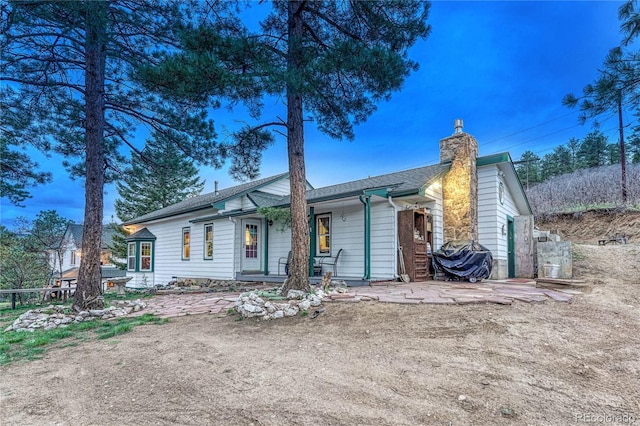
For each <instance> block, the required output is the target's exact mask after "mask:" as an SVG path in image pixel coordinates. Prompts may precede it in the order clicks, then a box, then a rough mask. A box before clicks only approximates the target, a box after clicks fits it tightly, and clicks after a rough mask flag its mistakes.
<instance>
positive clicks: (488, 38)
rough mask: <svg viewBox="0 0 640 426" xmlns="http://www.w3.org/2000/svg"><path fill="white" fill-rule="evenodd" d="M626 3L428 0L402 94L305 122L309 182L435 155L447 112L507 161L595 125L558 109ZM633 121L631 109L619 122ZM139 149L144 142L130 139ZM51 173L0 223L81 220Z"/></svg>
mask: <svg viewBox="0 0 640 426" xmlns="http://www.w3.org/2000/svg"><path fill="white" fill-rule="evenodd" d="M621 3H622V2H617V1H607V2H594V1H589V2H579V1H566V2H555V1H537V2H520V1H502V2H480V1H468V2H457V1H434V2H433V3H432V6H431V13H430V17H429V23H430V24H431V26H432V32H431V35H430V36H429V37H428V38H427V39H426V40H425V41H420V42H419V43H417V44H416V45H415V46H414V47H413V48H412V50H411V56H412V58H413V59H415V60H417V61H418V62H419V63H420V70H419V71H418V72H416V73H414V74H412V75H411V76H410V77H409V78H408V79H407V81H406V82H405V85H404V88H403V90H402V91H401V92H397V93H394V94H393V96H392V98H391V100H390V101H389V102H384V103H380V104H379V105H378V110H377V112H376V113H374V114H373V115H372V116H371V117H370V118H369V120H368V121H367V122H366V123H364V124H362V125H360V126H358V127H356V138H355V140H354V141H336V140H333V139H330V138H329V137H328V136H325V135H323V134H322V133H320V132H318V131H317V130H316V129H315V128H314V127H313V123H310V124H308V125H307V127H306V128H305V158H306V167H307V169H306V171H307V179H308V180H309V181H310V182H311V184H312V185H314V186H315V187H321V186H326V185H331V184H335V183H340V182H345V181H349V180H355V179H361V178H364V177H367V176H373V175H378V174H383V173H390V172H393V171H398V170H403V169H407V168H412V167H418V166H422V165H427V164H433V163H436V162H438V158H439V157H438V156H439V154H438V146H439V141H440V139H442V138H444V137H447V136H449V135H450V134H452V133H453V121H454V119H456V118H462V119H463V120H464V131H466V132H467V133H470V134H472V135H473V136H475V138H476V139H477V140H478V143H479V150H480V155H489V154H492V153H496V152H503V151H509V152H510V153H511V156H512V158H513V159H514V160H517V159H518V158H519V157H520V155H521V154H522V152H524V151H525V150H531V151H534V152H536V153H537V154H538V155H540V156H543V155H544V154H546V153H548V152H550V151H551V150H552V149H553V147H555V146H557V145H559V144H564V143H566V142H567V141H568V140H569V139H570V138H571V137H577V138H582V137H583V136H584V135H585V134H586V133H588V132H589V131H590V130H592V127H591V124H590V123H587V124H585V125H580V124H579V122H578V115H579V113H578V111H577V110H571V109H568V108H567V107H564V106H563V105H562V103H561V100H562V97H563V96H564V95H566V94H567V93H574V94H576V95H579V94H581V93H582V88H583V87H584V86H585V85H586V84H588V83H591V82H592V81H594V80H595V78H596V77H597V70H598V68H599V67H600V66H601V65H602V62H603V60H604V57H605V55H606V54H607V52H608V51H609V49H611V48H612V47H614V46H615V45H617V44H618V43H619V40H620V34H619V32H618V20H617V9H618V7H619V6H620V4H621ZM282 111H284V110H283V106H282V104H281V103H280V102H277V101H268V102H267V103H266V108H265V110H264V112H263V118H264V119H265V120H271V119H272V118H273V117H274V116H275V115H276V114H277V115H279V116H283V115H282ZM239 114H241V111H236V113H235V114H234V115H232V114H228V113H226V112H224V111H214V112H213V113H212V118H213V119H214V120H215V121H216V126H217V129H218V132H219V133H220V136H221V137H224V129H225V128H234V127H235V126H237V121H236V118H237V117H238V116H239ZM602 119H603V120H604V119H606V120H604V121H603V122H602V123H601V128H600V129H601V130H602V131H603V132H604V133H605V134H606V135H607V136H608V137H609V140H610V141H611V142H615V141H617V129H616V126H617V120H616V117H613V116H612V117H609V116H604V117H602ZM634 120H635V117H633V116H632V115H631V114H626V115H625V117H624V121H625V124H628V123H630V122H632V121H634ZM136 144H137V145H139V146H140V147H141V146H142V145H143V144H144V140H142V139H141V140H139V141H136ZM36 160H37V161H38V162H39V163H40V165H41V166H42V168H43V169H45V170H47V171H50V172H52V173H53V175H54V179H53V182H52V183H51V184H48V185H44V186H40V187H36V188H34V189H32V195H33V197H32V198H30V199H27V200H26V201H25V203H24V204H25V205H26V207H24V208H20V207H14V206H12V205H11V204H10V203H8V201H7V200H6V199H4V198H3V199H2V200H1V205H0V208H1V211H0V214H1V221H2V224H3V225H6V226H9V227H11V226H12V224H13V220H14V219H15V218H16V217H17V216H26V217H28V218H30V219H33V218H34V217H35V216H36V215H37V213H38V212H40V211H41V210H49V209H55V210H57V211H58V213H59V214H60V215H62V216H63V217H66V218H68V219H72V220H74V221H75V222H76V223H81V222H82V220H83V211H84V188H83V186H82V182H81V181H71V180H70V179H69V178H68V177H67V175H66V173H65V172H64V169H63V167H62V158H60V157H52V158H50V159H46V158H44V157H40V156H37V155H36ZM287 168H288V166H287V152H286V141H285V140H284V138H283V137H280V136H277V142H276V143H275V144H274V145H272V146H271V147H270V148H269V149H268V150H267V151H266V152H265V153H264V159H263V165H262V169H261V170H262V176H263V177H266V176H270V175H273V174H277V173H281V172H283V171H286V170H287ZM201 176H202V178H203V179H205V180H206V185H205V190H204V192H211V191H213V185H214V180H218V181H219V182H220V187H221V188H224V187H228V186H233V185H236V184H237V182H235V181H233V180H232V179H231V178H230V177H229V175H228V173H227V170H226V168H223V169H220V170H214V169H212V168H202V169H201ZM116 198H117V192H116V190H115V187H114V186H113V185H109V186H107V187H106V194H105V212H104V220H105V222H109V221H110V220H111V218H112V215H113V216H115V213H114V209H113V204H114V201H115V199H116Z"/></svg>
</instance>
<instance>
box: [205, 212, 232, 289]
mask: <svg viewBox="0 0 640 426" xmlns="http://www.w3.org/2000/svg"><path fill="white" fill-rule="evenodd" d="M202 232H203V233H204V225H203V229H202ZM234 234H235V225H234V223H233V222H231V221H230V220H229V219H227V218H225V219H220V220H216V221H214V222H213V260H208V261H207V262H211V263H212V266H211V270H210V274H211V277H212V278H217V279H233V278H235V269H234V263H233V253H234V252H235V248H236V246H235V240H234V238H233V237H234Z"/></svg>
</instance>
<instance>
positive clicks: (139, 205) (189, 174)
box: [115, 133, 204, 222]
mask: <svg viewBox="0 0 640 426" xmlns="http://www.w3.org/2000/svg"><path fill="white" fill-rule="evenodd" d="M202 188H204V181H202V180H201V179H200V177H199V176H198V169H197V168H196V167H195V166H194V165H193V163H192V161H191V160H190V159H189V157H187V156H186V155H185V154H184V153H183V152H182V151H180V150H179V149H178V147H177V146H176V144H175V143H173V142H172V141H171V140H168V139H167V138H165V137H164V136H163V135H162V134H158V133H154V134H153V135H152V137H151V138H149V139H148V140H147V143H146V146H145V148H144V149H143V150H142V152H141V153H140V154H138V153H133V154H132V157H131V167H130V168H128V169H127V170H125V171H124V173H123V176H122V180H120V181H118V182H117V183H116V189H117V190H118V195H119V196H120V198H119V199H117V200H116V202H115V209H116V214H117V215H118V218H119V219H120V220H121V221H123V222H126V221H128V220H131V219H133V218H136V217H138V216H142V215H144V214H147V213H150V212H152V211H155V210H159V209H161V208H163V207H167V206H170V205H172V204H175V203H178V202H180V201H182V200H185V199H187V198H190V197H195V196H196V195H199V194H200V192H201V191H202Z"/></svg>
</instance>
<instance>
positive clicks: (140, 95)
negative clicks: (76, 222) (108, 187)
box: [0, 0, 223, 309]
mask: <svg viewBox="0 0 640 426" xmlns="http://www.w3.org/2000/svg"><path fill="white" fill-rule="evenodd" d="M193 3H196V2H188V1H185V2H167V1H162V0H149V1H144V2H140V1H134V0H120V1H106V0H74V1H12V2H9V3H8V4H4V5H3V6H2V22H1V24H0V25H1V27H2V34H3V39H2V61H0V79H1V80H2V81H4V82H6V83H7V84H5V85H3V86H2V88H0V102H1V103H2V105H3V108H8V109H10V110H15V111H20V112H21V113H22V114H24V115H25V116H26V117H28V119H25V120H24V121H23V122H17V121H16V122H11V123H9V125H10V126H11V128H8V129H7V128H6V127H4V126H3V129H2V131H3V132H7V134H10V135H14V134H15V135H16V136H17V137H14V138H13V139H11V141H12V143H13V142H15V143H18V144H25V143H29V144H33V145H36V147H37V148H39V149H41V150H43V151H44V152H48V151H55V152H58V153H61V154H63V155H64V156H65V157H67V161H66V162H65V163H64V165H65V166H66V167H67V168H68V169H69V171H70V172H71V174H72V175H73V176H77V177H81V178H83V179H84V184H85V185H84V186H85V214H84V233H83V241H82V248H83V253H82V260H81V263H80V269H79V272H78V288H77V291H76V293H75V298H74V308H75V309H87V308H99V307H101V306H102V305H103V302H102V300H101V298H99V297H98V296H99V295H100V294H101V285H100V240H101V234H102V216H103V192H104V183H105V179H106V180H108V179H109V178H111V177H114V173H115V172H116V171H117V169H116V167H115V166H116V165H117V164H120V163H121V162H122V161H123V158H122V157H121V156H120V155H119V154H118V147H119V146H120V145H121V144H125V145H128V146H129V147H131V148H132V149H134V150H135V145H134V143H133V141H134V137H135V132H134V131H135V129H136V127H137V126H138V125H141V124H144V125H146V126H148V127H149V128H152V129H154V130H155V131H157V132H160V133H163V134H165V135H166V136H167V137H172V136H174V135H182V136H183V137H182V138H181V140H180V147H181V149H183V150H184V151H185V152H186V153H188V154H189V155H190V156H191V157H193V158H194V160H196V161H199V162H201V163H203V164H210V165H213V166H219V165H220V159H221V155H222V154H223V152H221V150H220V147H219V145H218V144H217V143H216V142H215V140H214V136H215V133H214V131H213V125H212V123H210V122H208V121H207V120H206V119H205V117H206V110H204V109H203V108H201V107H202V106H203V104H202V102H200V100H198V99H193V98H189V99H186V98H182V99H163V98H162V97H161V96H157V95H155V94H153V93H152V92H151V91H149V90H148V89H146V88H143V87H142V86H141V85H140V84H139V81H138V80H137V78H136V75H137V74H136V70H137V69H138V67H140V66H144V65H152V64H154V63H156V61H157V58H158V55H160V54H161V53H162V52H163V51H166V50H170V49H173V50H175V49H176V48H178V47H179V43H180V38H179V34H180V33H181V31H182V30H183V29H184V27H185V25H186V20H187V17H188V12H190V8H191V7H192V6H193ZM23 124H24V126H23ZM186 134H188V136H185V135H186ZM33 135H39V136H40V137H39V138H35V139H33V140H32V139H30V138H29V137H30V136H33ZM23 136H29V137H24V138H23ZM27 167H28V166H27Z"/></svg>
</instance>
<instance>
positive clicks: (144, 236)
mask: <svg viewBox="0 0 640 426" xmlns="http://www.w3.org/2000/svg"><path fill="white" fill-rule="evenodd" d="M155 239H156V236H155V235H153V234H152V233H151V231H149V230H148V229H147V228H142V229H141V230H139V231H138V232H134V233H133V234H131V235H129V236H128V237H127V238H126V240H127V241H131V240H155Z"/></svg>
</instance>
